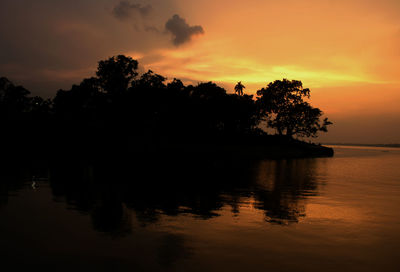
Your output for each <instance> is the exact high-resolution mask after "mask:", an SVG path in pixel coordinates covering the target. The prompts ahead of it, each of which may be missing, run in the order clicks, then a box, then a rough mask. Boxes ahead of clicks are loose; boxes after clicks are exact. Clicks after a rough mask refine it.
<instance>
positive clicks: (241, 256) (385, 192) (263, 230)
mask: <svg viewBox="0 0 400 272" xmlns="http://www.w3.org/2000/svg"><path fill="white" fill-rule="evenodd" d="M334 148H335V157H333V158H317V159H296V160H279V161H273V160H264V161H249V160H246V159H242V160H239V161H235V160H232V161H224V160H211V161H210V162H206V163H204V162H203V163H199V162H196V165H192V164H191V163H188V162H186V163H182V162H181V163H168V164H166V163H163V162H162V161H161V163H160V161H157V162H154V161H153V160H148V161H146V163H143V164H140V165H133V163H132V164H131V163H129V162H126V163H124V164H119V163H118V164H116V165H109V164H104V163H103V164H102V163H99V162H89V161H79V162H71V161H69V162H58V161H50V162H49V161H46V162H33V163H30V164H24V165H23V166H15V165H14V166H12V165H11V166H7V167H3V168H2V169H1V171H2V174H1V177H0V179H1V180H0V241H1V248H0V260H1V265H2V267H3V268H7V269H6V270H7V271H12V270H21V269H33V268H41V269H42V270H52V271H72V270H73V271H88V270H89V269H90V270H95V269H96V270H97V271H338V270H339V271H400V264H399V260H400V149H395V148H362V147H341V146H335V147H334ZM33 181H34V182H35V184H33V186H32V182H33Z"/></svg>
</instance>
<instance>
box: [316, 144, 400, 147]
mask: <svg viewBox="0 0 400 272" xmlns="http://www.w3.org/2000/svg"><path fill="white" fill-rule="evenodd" d="M323 145H325V146H326V145H344V146H366V147H394V148H400V144H352V143H323Z"/></svg>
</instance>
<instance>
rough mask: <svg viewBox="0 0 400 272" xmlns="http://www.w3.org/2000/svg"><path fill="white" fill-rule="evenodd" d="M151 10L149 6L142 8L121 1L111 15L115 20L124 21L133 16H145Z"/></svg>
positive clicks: (138, 5) (139, 5)
mask: <svg viewBox="0 0 400 272" xmlns="http://www.w3.org/2000/svg"><path fill="white" fill-rule="evenodd" d="M152 9H153V8H152V6H151V5H146V6H142V5H141V4H134V3H130V2H128V1H121V2H119V3H118V4H117V5H116V6H115V7H114V9H113V11H112V13H113V14H114V16H115V17H116V18H118V19H121V20H124V19H128V18H131V17H134V16H135V15H140V16H147V15H149V13H150V12H151V11H152Z"/></svg>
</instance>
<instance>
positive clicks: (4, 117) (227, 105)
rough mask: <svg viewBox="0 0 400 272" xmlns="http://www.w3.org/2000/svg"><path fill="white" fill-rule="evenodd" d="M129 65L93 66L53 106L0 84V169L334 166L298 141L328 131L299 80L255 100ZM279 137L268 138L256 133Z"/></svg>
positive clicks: (125, 60)
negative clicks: (198, 163) (199, 162)
mask: <svg viewBox="0 0 400 272" xmlns="http://www.w3.org/2000/svg"><path fill="white" fill-rule="evenodd" d="M137 68H138V62H137V61H136V60H133V59H131V58H129V57H126V56H122V55H120V56H116V57H112V58H109V59H108V60H104V61H100V62H99V65H98V70H97V72H96V76H95V77H92V78H87V79H84V80H83V81H82V82H81V83H80V84H79V85H73V86H72V88H71V89H70V90H59V91H58V92H57V94H56V96H55V97H54V98H53V99H48V100H45V99H43V98H41V97H30V96H29V94H30V92H29V91H28V90H26V89H25V88H23V87H22V86H15V85H14V84H13V83H12V82H10V81H9V80H8V79H6V78H0V121H1V126H2V133H1V135H0V141H1V142H2V146H3V148H2V158H3V159H6V160H7V159H10V158H15V159H17V160H18V159H23V158H26V159H28V160H29V159H35V158H43V159H45V158H47V159H49V158H63V157H65V158H70V159H71V160H73V159H81V158H87V159H89V160H91V159H93V158H115V159H118V160H123V159H126V160H127V161H132V160H133V161H138V160H141V159H142V158H144V157H147V158H157V157H161V158H164V159H167V160H177V161H181V160H186V161H192V160H194V159H195V158H196V157H201V158H214V157H215V158H241V159H260V158H261V159H263V158H273V159H281V158H301V157H323V156H332V155H333V149H331V148H327V147H323V146H320V145H314V144H309V143H305V142H302V141H298V140H295V139H294V136H300V137H316V136H317V134H318V133H319V132H326V131H327V126H329V125H330V124H331V122H329V121H328V119H327V118H325V119H323V120H320V117H321V116H322V114H323V113H322V111H321V110H320V109H318V108H314V107H312V106H311V105H310V104H309V103H308V102H306V101H305V100H304V99H305V98H310V90H309V89H307V88H303V86H302V83H301V82H300V81H296V80H292V81H289V80H286V79H284V80H282V81H281V80H277V81H275V82H273V83H269V84H268V86H267V87H266V88H262V89H261V90H259V91H257V97H256V99H255V98H254V97H253V95H247V94H245V93H244V91H243V90H244V88H245V86H244V85H242V84H241V82H239V83H238V84H237V85H236V87H235V92H236V93H235V94H228V93H227V92H226V90H225V89H223V88H221V87H219V86H217V85H216V84H214V83H212V82H208V83H199V84H198V85H197V86H192V85H189V86H185V85H184V84H183V83H182V82H181V81H180V80H179V79H174V80H172V81H169V83H166V82H167V79H166V78H165V77H163V76H161V75H158V74H155V73H153V72H152V71H150V70H149V71H148V72H147V73H144V74H142V75H140V76H139V74H138V72H137ZM261 123H264V124H266V125H267V126H268V127H270V128H272V129H275V130H276V131H277V134H276V135H269V134H267V133H266V132H265V131H263V130H261V129H260V124H261Z"/></svg>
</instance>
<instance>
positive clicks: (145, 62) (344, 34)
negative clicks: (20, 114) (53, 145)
mask: <svg viewBox="0 0 400 272" xmlns="http://www.w3.org/2000/svg"><path fill="white" fill-rule="evenodd" d="M399 14H400V1H399V0H279V1H278V0H247V1H236V0H198V1H189V0H148V1H145V0H142V1H139V0H127V1H120V0H79V1H71V0H35V1H32V0H1V1H0V35H1V42H0V76H6V77H8V78H9V79H10V80H12V81H14V82H15V83H17V84H21V85H23V86H25V87H26V88H27V89H29V90H31V92H32V93H33V94H34V95H42V96H47V97H50V96H54V95H55V93H56V91H57V90H58V89H60V88H63V89H68V88H70V87H71V85H72V84H73V83H79V82H80V81H81V80H82V79H83V78H84V77H89V76H92V75H94V71H95V69H96V65H97V62H98V61H99V60H101V59H106V58H108V57H110V56H113V55H117V54H126V55H130V56H132V57H133V58H135V59H138V60H139V63H140V65H141V70H142V71H144V70H146V69H152V70H153V71H155V72H156V73H159V74H162V75H165V76H167V77H168V78H174V77H177V78H181V79H182V80H183V81H184V82H185V83H187V84H197V83H198V82H204V81H214V82H216V83H218V84H220V85H221V86H223V87H225V88H226V89H227V91H228V92H233V86H234V84H235V83H236V82H237V81H242V83H243V84H244V85H245V86H246V87H247V88H246V90H245V91H246V93H249V94H254V93H255V92H256V91H257V90H258V89H260V88H261V87H265V86H266V85H267V84H268V83H269V82H271V81H273V80H276V79H282V78H288V79H297V80H301V81H302V82H303V84H304V86H305V87H308V88H310V89H311V103H312V104H313V105H314V106H316V107H319V108H321V109H322V110H323V111H324V112H325V114H326V116H327V117H329V119H331V120H332V121H333V122H334V125H333V126H332V127H331V128H330V132H329V133H328V134H326V135H323V136H321V138H320V139H319V140H317V141H321V142H352V143H357V142H358V143H395V142H397V143H400V69H399V68H400V16H399Z"/></svg>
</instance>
